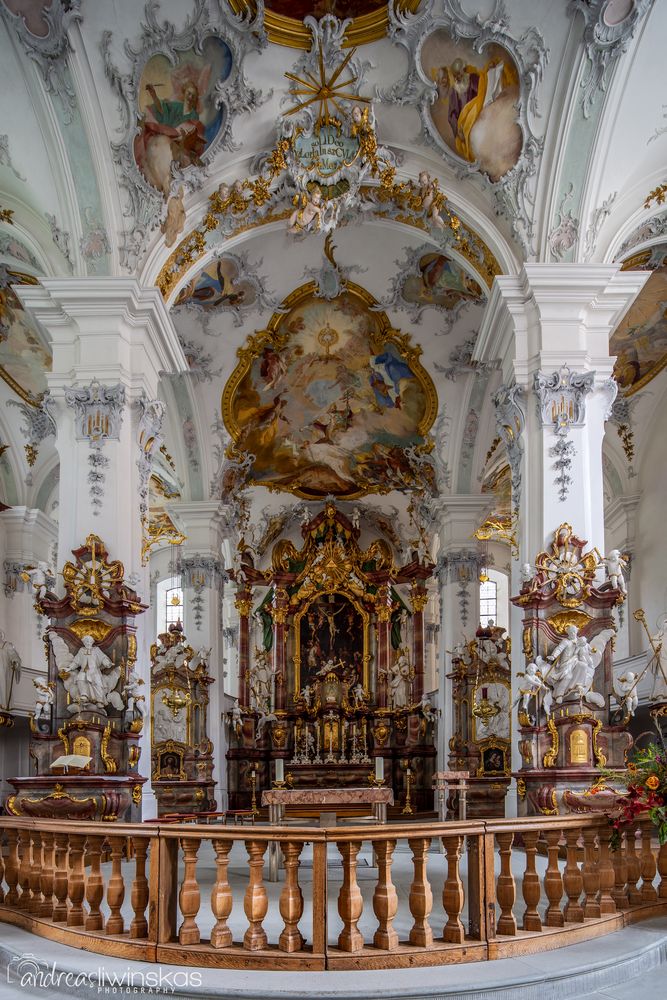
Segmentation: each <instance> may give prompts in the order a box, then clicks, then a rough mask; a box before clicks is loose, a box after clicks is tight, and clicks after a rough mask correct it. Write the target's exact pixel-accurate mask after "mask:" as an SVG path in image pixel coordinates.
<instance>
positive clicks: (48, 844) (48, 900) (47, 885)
mask: <svg viewBox="0 0 667 1000" xmlns="http://www.w3.org/2000/svg"><path fill="white" fill-rule="evenodd" d="M40 887H41V890H42V896H43V902H42V905H41V908H40V911H39V915H40V916H41V917H48V918H49V920H51V919H52V917H53V834H52V833H43V834H42V877H41V881H40Z"/></svg>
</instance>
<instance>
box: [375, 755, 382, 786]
mask: <svg viewBox="0 0 667 1000" xmlns="http://www.w3.org/2000/svg"><path fill="white" fill-rule="evenodd" d="M375 777H376V779H377V780H378V781H384V757H376V758H375Z"/></svg>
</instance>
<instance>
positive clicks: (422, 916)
mask: <svg viewBox="0 0 667 1000" xmlns="http://www.w3.org/2000/svg"><path fill="white" fill-rule="evenodd" d="M430 843H431V840H430V838H429V837H411V838H410V839H409V840H408V845H409V847H410V850H411V851H412V864H413V866H414V878H413V881H412V885H411V886H410V913H411V914H412V916H413V917H414V924H413V925H412V930H411V931H410V944H414V945H417V946H418V947H421V948H429V947H430V946H431V945H432V944H433V931H432V930H431V926H430V924H429V922H428V917H429V913H430V912H431V908H432V906H433V893H432V892H431V885H430V883H429V880H428V878H427V877H426V859H427V857H428V849H429V846H430Z"/></svg>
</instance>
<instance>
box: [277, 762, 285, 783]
mask: <svg viewBox="0 0 667 1000" xmlns="http://www.w3.org/2000/svg"><path fill="white" fill-rule="evenodd" d="M284 780H285V762H284V761H283V759H282V757H278V759H277V760H276V781H284Z"/></svg>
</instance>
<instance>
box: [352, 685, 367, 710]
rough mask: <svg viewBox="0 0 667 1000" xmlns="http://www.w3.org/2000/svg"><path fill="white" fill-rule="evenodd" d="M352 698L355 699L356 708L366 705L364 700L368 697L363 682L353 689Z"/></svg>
mask: <svg viewBox="0 0 667 1000" xmlns="http://www.w3.org/2000/svg"><path fill="white" fill-rule="evenodd" d="M352 697H353V698H354V705H355V708H361V706H362V705H363V703H364V699H365V697H366V692H365V691H364V685H363V684H362V683H361V682H359V683H358V684H355V686H354V687H353V688H352Z"/></svg>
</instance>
